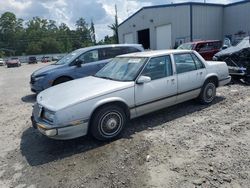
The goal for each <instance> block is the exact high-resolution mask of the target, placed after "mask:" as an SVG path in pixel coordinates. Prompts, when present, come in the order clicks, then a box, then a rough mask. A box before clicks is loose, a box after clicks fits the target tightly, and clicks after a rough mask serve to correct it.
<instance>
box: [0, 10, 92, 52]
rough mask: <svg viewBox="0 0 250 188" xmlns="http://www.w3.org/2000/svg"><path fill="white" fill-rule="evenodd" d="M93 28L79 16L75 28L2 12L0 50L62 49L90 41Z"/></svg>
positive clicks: (74, 47) (48, 50)
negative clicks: (27, 19) (21, 17)
mask: <svg viewBox="0 0 250 188" xmlns="http://www.w3.org/2000/svg"><path fill="white" fill-rule="evenodd" d="M94 44H96V39H95V28H94V23H93V21H91V26H90V27H89V26H88V23H87V22H86V21H85V20H84V19H83V18H79V19H78V20H77V21H76V30H71V29H70V28H69V27H68V26H67V25H66V24H65V23H61V24H60V25H59V26H58V24H57V23H56V21H54V20H47V19H42V18H39V17H34V18H32V19H31V20H29V21H27V22H26V23H25V24H24V21H23V20H22V19H18V18H16V16H15V14H13V13H11V12H5V13H3V14H2V15H1V17H0V50H1V51H4V52H5V54H6V55H7V56H8V55H22V54H23V53H25V54H27V55H29V54H47V53H65V52H70V51H72V50H75V49H78V48H82V47H86V46H90V45H94Z"/></svg>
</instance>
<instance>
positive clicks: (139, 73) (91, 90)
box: [31, 50, 231, 140]
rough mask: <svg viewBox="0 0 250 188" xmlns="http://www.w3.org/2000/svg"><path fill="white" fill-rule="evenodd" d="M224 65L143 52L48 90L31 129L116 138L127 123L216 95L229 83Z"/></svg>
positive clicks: (174, 53) (58, 135)
mask: <svg viewBox="0 0 250 188" xmlns="http://www.w3.org/2000/svg"><path fill="white" fill-rule="evenodd" d="M230 79H231V77H230V76H229V75H228V68H227V65H226V63H225V62H209V61H205V60H204V59H203V58H202V57H201V56H200V55H199V54H198V53H197V52H195V51H190V50H164V51H148V52H140V53H133V54H126V55H122V56H118V57H117V58H114V59H113V60H112V61H111V62H110V63H108V64H107V66H105V67H104V68H102V69H101V70H100V71H99V72H97V73H96V74H95V75H94V76H89V77H85V78H82V79H77V80H73V81H70V82H67V83H63V84H60V85H57V86H55V87H51V88H49V89H46V90H45V91H43V92H41V93H40V94H38V96H37V103H36V104H35V105H34V108H33V113H32V118H31V119H32V122H33V127H34V128H37V129H38V130H39V131H40V132H41V133H42V134H44V135H46V136H48V137H50V138H54V139H71V138H76V137H80V136H83V135H86V134H87V133H88V132H90V133H91V134H92V135H93V136H94V137H95V138H96V139H99V140H108V139H112V138H114V137H116V136H117V135H118V134H119V133H120V132H121V131H122V129H123V127H124V126H126V123H127V121H128V120H129V119H133V118H136V117H139V116H141V115H144V114H147V113H150V112H153V111H156V110H159V109H162V108H165V107H168V106H171V105H175V104H177V103H180V102H183V101H187V100H190V99H195V98H198V99H199V101H200V102H201V103H203V104H209V103H211V102H212V101H213V100H214V98H215V97H216V88H217V87H219V86H223V85H225V84H227V83H229V82H230Z"/></svg>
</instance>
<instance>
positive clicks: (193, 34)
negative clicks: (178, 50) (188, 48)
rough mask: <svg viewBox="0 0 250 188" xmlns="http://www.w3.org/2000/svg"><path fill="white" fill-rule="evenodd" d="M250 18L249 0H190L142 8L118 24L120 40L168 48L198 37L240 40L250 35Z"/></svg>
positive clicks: (147, 47) (155, 47)
mask: <svg viewBox="0 0 250 188" xmlns="http://www.w3.org/2000/svg"><path fill="white" fill-rule="evenodd" d="M249 19H250V1H249V0H247V1H241V2H237V3H232V4H227V5H221V4H211V3H194V2H189V3H178V4H167V5H158V6H150V7H143V8H141V9H140V10H139V11H137V12H136V13H134V14H133V15H132V16H130V17H129V18H127V19H126V20H125V21H124V22H122V23H121V24H120V25H119V27H118V34H119V43H139V44H143V46H144V48H145V49H168V48H174V47H176V46H178V45H180V44H182V43H184V42H189V41H197V40H223V39H224V38H229V39H231V40H232V41H237V40H240V39H241V38H243V37H244V36H247V35H250V21H249Z"/></svg>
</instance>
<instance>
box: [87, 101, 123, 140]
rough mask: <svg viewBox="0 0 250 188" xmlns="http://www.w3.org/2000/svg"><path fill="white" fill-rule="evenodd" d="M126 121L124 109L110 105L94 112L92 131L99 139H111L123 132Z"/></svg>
mask: <svg viewBox="0 0 250 188" xmlns="http://www.w3.org/2000/svg"><path fill="white" fill-rule="evenodd" d="M126 123H127V117H126V114H125V112H124V110H123V109H122V108H121V107H119V106H117V105H108V106H104V107H102V108H101V109H99V110H98V111H97V112H96V113H95V114H94V116H93V118H92V122H91V127H90V128H91V129H90V131H91V134H92V135H93V136H94V137H95V138H96V139H98V140H110V139H113V138H115V137H116V136H118V135H119V134H120V133H121V131H122V129H123V127H124V125H126Z"/></svg>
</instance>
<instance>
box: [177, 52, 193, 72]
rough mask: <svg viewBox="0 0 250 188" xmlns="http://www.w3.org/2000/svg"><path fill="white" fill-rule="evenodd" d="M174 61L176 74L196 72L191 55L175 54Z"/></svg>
mask: <svg viewBox="0 0 250 188" xmlns="http://www.w3.org/2000/svg"><path fill="white" fill-rule="evenodd" d="M174 61H175V64H176V70H177V73H178V74H180V73H184V72H190V71H193V70H196V66H195V62H194V60H193V58H192V56H191V54H175V55H174Z"/></svg>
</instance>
